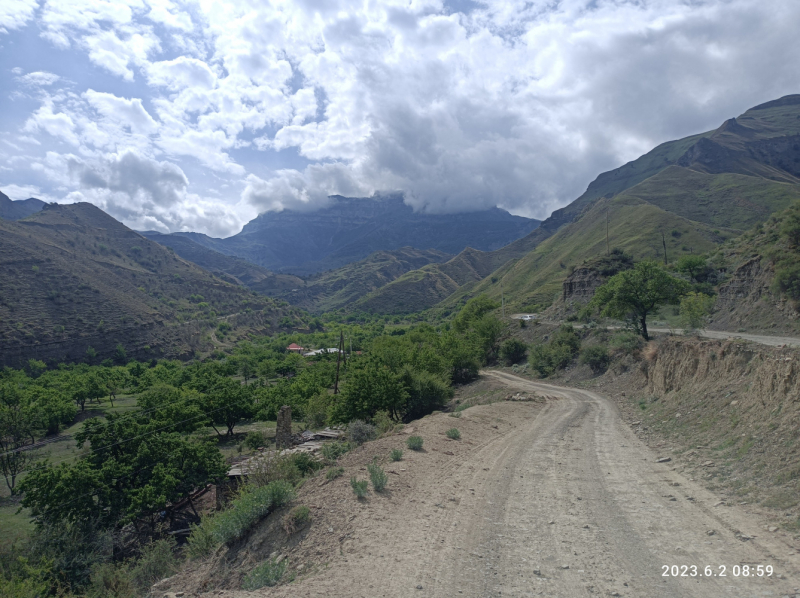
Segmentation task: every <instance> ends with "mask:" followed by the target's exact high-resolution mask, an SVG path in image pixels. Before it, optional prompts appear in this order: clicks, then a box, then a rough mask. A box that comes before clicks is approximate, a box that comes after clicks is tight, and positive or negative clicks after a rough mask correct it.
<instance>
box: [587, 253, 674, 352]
mask: <svg viewBox="0 0 800 598" xmlns="http://www.w3.org/2000/svg"><path fill="white" fill-rule="evenodd" d="M689 289H690V286H689V283H687V282H686V281H684V280H680V279H678V278H676V277H674V276H671V275H670V274H668V273H667V272H665V271H664V270H663V269H662V268H661V267H660V266H659V265H658V264H656V263H655V262H652V261H643V262H639V263H638V264H636V266H635V267H634V268H633V269H632V270H624V271H622V272H620V273H619V274H615V275H614V276H612V277H611V278H610V279H609V280H608V281H607V282H606V283H605V284H604V285H602V286H601V287H600V288H598V289H597V291H595V294H594V297H593V298H592V300H591V302H590V303H589V307H590V308H592V309H599V310H600V312H601V314H602V315H604V316H607V317H611V318H619V319H627V320H629V321H630V322H631V324H632V325H633V327H634V328H635V330H636V331H637V332H638V333H639V334H641V335H642V337H643V338H644V339H645V340H649V338H650V337H649V335H648V334H647V316H649V315H650V314H651V313H653V312H654V311H655V310H657V309H658V308H659V307H661V306H662V305H665V304H667V303H675V302H676V301H678V299H679V298H680V297H681V296H682V295H685V294H686V293H687V292H689Z"/></svg>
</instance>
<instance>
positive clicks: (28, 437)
mask: <svg viewBox="0 0 800 598" xmlns="http://www.w3.org/2000/svg"><path fill="white" fill-rule="evenodd" d="M36 424H37V417H36V413H35V410H33V409H32V408H31V404H30V401H29V397H28V396H27V395H26V393H25V391H24V390H23V389H21V388H19V385H18V384H17V383H16V382H14V381H11V382H6V383H5V384H3V385H1V386H0V473H2V474H3V477H4V478H5V480H6V485H7V486H8V490H9V491H10V492H11V494H12V495H14V494H16V492H17V487H16V483H17V477H18V476H19V475H20V474H21V473H22V472H23V471H25V469H26V468H27V467H28V466H29V465H30V463H31V462H32V461H33V460H34V459H35V453H33V452H32V451H29V450H26V445H28V444H31V443H32V442H33V434H34V431H35V429H36Z"/></svg>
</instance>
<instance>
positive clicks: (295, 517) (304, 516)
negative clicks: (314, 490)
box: [283, 505, 311, 536]
mask: <svg viewBox="0 0 800 598" xmlns="http://www.w3.org/2000/svg"><path fill="white" fill-rule="evenodd" d="M309 521H311V509H309V508H308V507H307V506H305V505H297V506H296V507H294V508H293V509H292V510H291V511H289V512H288V513H287V514H286V516H284V518H283V529H284V531H285V532H286V533H287V534H289V535H290V536H291V535H292V534H293V533H295V532H296V531H297V529H298V528H299V527H301V526H302V525H304V524H306V523H308V522H309Z"/></svg>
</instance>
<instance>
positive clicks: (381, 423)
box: [372, 411, 394, 434]
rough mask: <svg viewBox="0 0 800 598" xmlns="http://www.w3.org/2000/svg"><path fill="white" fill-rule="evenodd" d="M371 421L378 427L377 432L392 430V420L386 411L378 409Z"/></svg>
mask: <svg viewBox="0 0 800 598" xmlns="http://www.w3.org/2000/svg"><path fill="white" fill-rule="evenodd" d="M372 423H373V424H374V425H375V427H376V428H377V429H378V434H386V433H387V432H391V431H392V430H394V420H393V419H392V418H391V416H390V415H389V412H388V411H378V413H376V414H375V415H374V416H373V418H372Z"/></svg>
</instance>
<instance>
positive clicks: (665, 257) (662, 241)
mask: <svg viewBox="0 0 800 598" xmlns="http://www.w3.org/2000/svg"><path fill="white" fill-rule="evenodd" d="M661 243H662V244H663V245H664V265H665V266H666V265H667V240H666V239H665V238H664V231H661Z"/></svg>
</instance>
